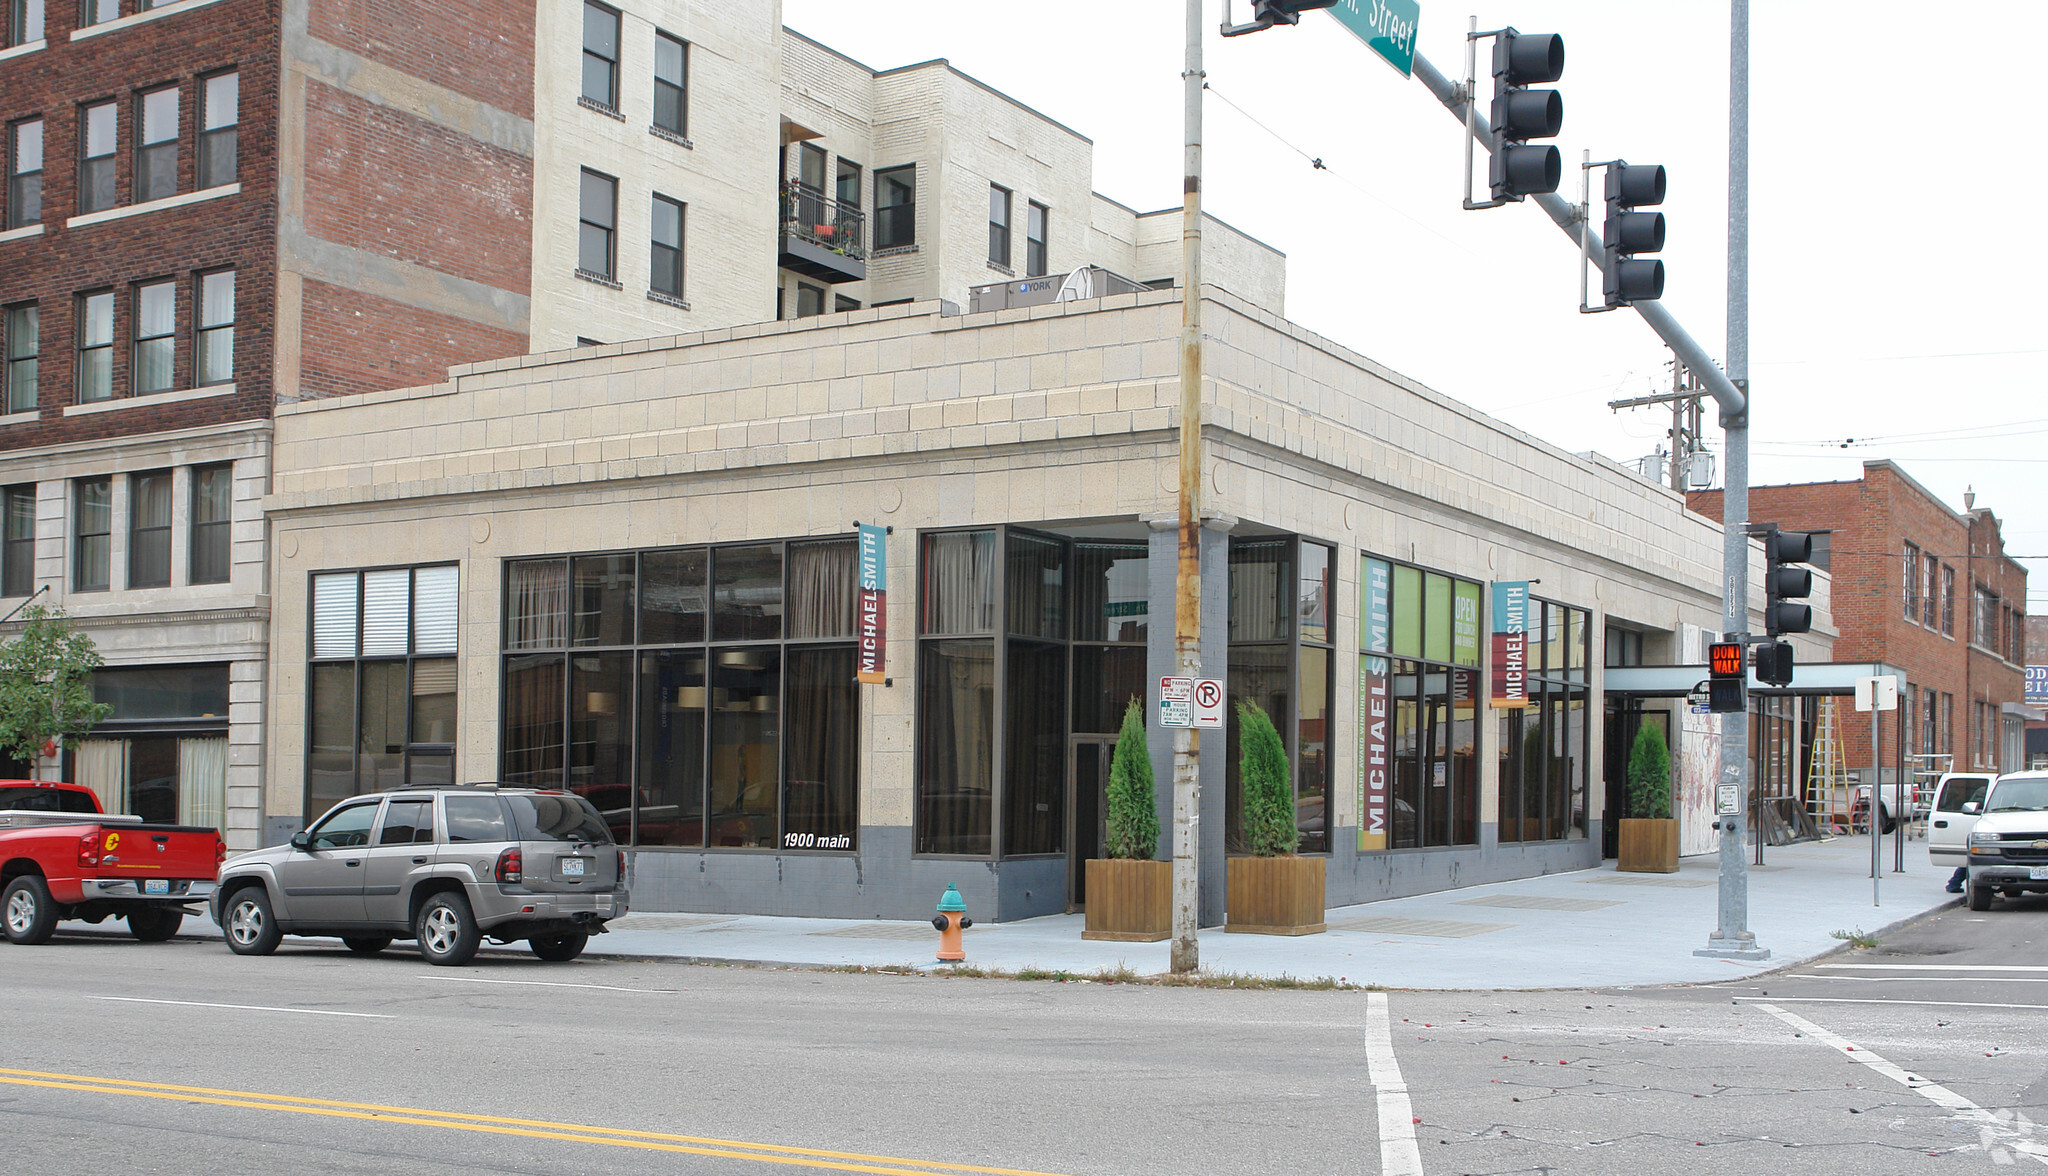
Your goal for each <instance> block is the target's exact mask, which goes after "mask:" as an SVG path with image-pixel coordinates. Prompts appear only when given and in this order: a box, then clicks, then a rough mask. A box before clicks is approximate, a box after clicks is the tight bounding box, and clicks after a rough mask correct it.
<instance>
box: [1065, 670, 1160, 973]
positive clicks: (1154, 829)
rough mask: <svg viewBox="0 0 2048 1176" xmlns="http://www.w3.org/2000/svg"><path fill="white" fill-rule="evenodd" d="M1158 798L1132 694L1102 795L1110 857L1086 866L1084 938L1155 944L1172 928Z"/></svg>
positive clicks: (1139, 711) (1142, 720)
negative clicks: (1159, 854) (1162, 853)
mask: <svg viewBox="0 0 2048 1176" xmlns="http://www.w3.org/2000/svg"><path fill="white" fill-rule="evenodd" d="M1156 797H1157V793H1156V792H1155V791H1154V789H1153V783H1152V756H1151V753H1150V752H1149V751H1147V750H1146V747H1145V713H1144V710H1143V708H1142V707H1140V706H1139V705H1138V700H1137V699H1136V698H1133V699H1131V702H1130V705H1129V706H1127V707H1125V708H1124V725H1123V729H1122V730H1121V731H1120V732H1118V734H1117V737H1116V752H1115V753H1114V754H1113V755H1112V756H1111V758H1110V762H1109V787H1108V788H1107V789H1106V791H1105V795H1104V797H1103V809H1102V823H1103V832H1104V840H1105V841H1106V842H1108V845H1107V851H1108V853H1109V856H1108V857H1107V858H1089V859H1088V861H1087V863H1086V864H1085V865H1084V866H1083V867H1082V868H1083V870H1084V871H1085V879H1086V883H1087V898H1088V910H1087V925H1086V927H1085V928H1084V929H1083V930H1082V932H1081V938H1083V939H1114V940H1120V941H1123V942H1127V943H1156V942H1158V941H1159V940H1161V939H1164V938H1166V937H1167V936H1168V935H1170V934H1172V933H1173V905H1172V891H1173V863H1171V862H1162V861H1155V860H1154V858H1156V857H1157V855H1158V853H1159V808H1158V800H1157V799H1156Z"/></svg>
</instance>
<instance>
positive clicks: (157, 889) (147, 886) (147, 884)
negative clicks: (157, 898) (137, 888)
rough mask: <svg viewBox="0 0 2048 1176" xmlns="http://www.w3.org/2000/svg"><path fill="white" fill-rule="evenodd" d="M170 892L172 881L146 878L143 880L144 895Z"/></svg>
mask: <svg viewBox="0 0 2048 1176" xmlns="http://www.w3.org/2000/svg"><path fill="white" fill-rule="evenodd" d="M170 892H171V880H170V879H169V878H144V879H143V880H142V893H144V894H169V893H170Z"/></svg>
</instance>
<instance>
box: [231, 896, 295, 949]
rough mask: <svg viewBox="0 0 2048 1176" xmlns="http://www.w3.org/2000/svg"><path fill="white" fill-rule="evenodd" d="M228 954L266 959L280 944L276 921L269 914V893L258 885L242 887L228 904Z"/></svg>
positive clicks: (281, 934) (281, 936) (279, 933)
mask: <svg viewBox="0 0 2048 1176" xmlns="http://www.w3.org/2000/svg"><path fill="white" fill-rule="evenodd" d="M222 930H223V931H225V932H226V933H227V941H228V950H229V951H231V952H234V953H235V954H236V955H269V954H270V953H271V952H273V951H276V950H277V945H278V944H279V943H280V942H282V941H283V939H284V932H283V931H281V930H279V929H278V926H277V919H276V918H275V917H273V916H272V915H271V913H270V892H269V891H267V890H265V889H263V887H262V886H261V885H256V886H244V887H243V888H242V889H240V890H237V891H235V896H234V897H233V898H231V899H229V900H228V911H227V925H226V926H225V927H223V928H222Z"/></svg>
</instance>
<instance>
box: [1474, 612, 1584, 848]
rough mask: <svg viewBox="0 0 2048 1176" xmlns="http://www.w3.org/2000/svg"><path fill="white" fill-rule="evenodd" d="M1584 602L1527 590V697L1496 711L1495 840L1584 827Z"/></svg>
mask: <svg viewBox="0 0 2048 1176" xmlns="http://www.w3.org/2000/svg"><path fill="white" fill-rule="evenodd" d="M1590 627H1591V625H1590V617H1589V614H1588V613H1587V611H1586V610H1585V609H1580V608H1572V607H1570V606H1569V605H1563V604H1557V603H1555V602H1552V601H1547V600H1538V599H1535V598H1533V597H1532V598H1530V601H1529V664H1528V699H1529V702H1528V705H1527V706H1525V707H1520V708H1512V709H1504V710H1502V711H1500V712H1499V715H1500V798H1499V804H1498V814H1497V815H1498V819H1499V822H1500V840H1501V841H1502V842H1510V841H1562V840H1566V839H1577V838H1581V837H1584V836H1585V835H1586V819H1587V817H1586V787H1587V773H1588V764H1589V763H1590V757H1589V754H1588V747H1589V741H1590V739H1591V726H1592V724H1591V722H1590V720H1589V714H1588V710H1587V706H1588V699H1589V696H1590V686H1589V683H1588V675H1587V670H1586V662H1587V656H1588V645H1587V633H1588V631H1589V629H1590Z"/></svg>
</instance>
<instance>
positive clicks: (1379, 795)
mask: <svg viewBox="0 0 2048 1176" xmlns="http://www.w3.org/2000/svg"><path fill="white" fill-rule="evenodd" d="M1359 579H1360V585H1361V590H1360V593H1359V598H1360V606H1361V617H1360V623H1359V660H1358V700H1359V706H1358V709H1359V713H1358V726H1357V731H1358V741H1359V748H1358V762H1359V765H1360V768H1359V771H1360V776H1359V780H1358V793H1359V818H1358V848H1359V850H1360V851H1361V852H1375V851H1378V850H1385V849H1426V848H1436V847H1445V846H1461V845H1477V844H1478V843H1479V770H1478V736H1479V731H1478V715H1479V710H1478V708H1479V689H1480V675H1479V664H1480V663H1479V641H1480V635H1479V623H1480V621H1479V607H1480V601H1481V591H1480V586H1479V585H1478V584H1476V583H1474V582H1472V581H1470V580H1461V579H1459V578H1457V577H1455V576H1448V575H1444V574H1441V573H1438V572H1433V571H1430V570H1428V569H1425V568H1418V567H1413V566H1410V565H1406V564H1395V563H1393V562H1391V561H1388V560H1383V559H1378V558H1375V557H1373V556H1370V555H1368V556H1365V557H1363V558H1362V559H1361V561H1360V573H1359Z"/></svg>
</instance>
